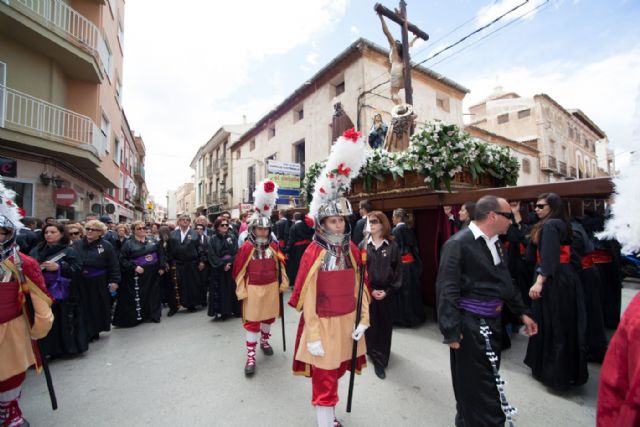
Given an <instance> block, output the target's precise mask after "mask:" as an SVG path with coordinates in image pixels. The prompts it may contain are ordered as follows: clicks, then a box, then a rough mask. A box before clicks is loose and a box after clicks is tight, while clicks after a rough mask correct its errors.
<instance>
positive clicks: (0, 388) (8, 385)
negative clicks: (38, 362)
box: [0, 372, 27, 393]
mask: <svg viewBox="0 0 640 427" xmlns="http://www.w3.org/2000/svg"><path fill="white" fill-rule="evenodd" d="M26 377H27V375H26V372H23V373H21V374H18V375H14V376H12V377H11V378H7V379H6V380H2V381H0V393H2V392H5V391H9V390H13V389H14V388H16V387H19V386H20V385H21V384H22V383H23V382H24V379H25V378H26Z"/></svg>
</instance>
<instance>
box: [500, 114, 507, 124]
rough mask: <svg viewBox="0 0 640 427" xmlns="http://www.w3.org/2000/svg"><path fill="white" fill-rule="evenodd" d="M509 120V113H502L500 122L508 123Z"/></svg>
mask: <svg viewBox="0 0 640 427" xmlns="http://www.w3.org/2000/svg"><path fill="white" fill-rule="evenodd" d="M508 121H509V114H508V113H507V114H500V115H499V116H498V124H499V125H501V124H503V123H507V122H508Z"/></svg>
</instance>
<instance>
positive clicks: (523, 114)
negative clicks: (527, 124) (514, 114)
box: [518, 108, 531, 119]
mask: <svg viewBox="0 0 640 427" xmlns="http://www.w3.org/2000/svg"><path fill="white" fill-rule="evenodd" d="M529 116H531V109H530V108H527V109H526V110H520V111H518V118H519V119H524V118H525V117H529Z"/></svg>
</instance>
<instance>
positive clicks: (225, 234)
mask: <svg viewBox="0 0 640 427" xmlns="http://www.w3.org/2000/svg"><path fill="white" fill-rule="evenodd" d="M230 226H231V225H230V223H229V220H228V219H226V218H225V217H223V216H220V217H218V219H216V221H215V222H214V224H213V227H214V228H215V230H216V232H215V234H214V235H213V236H211V238H210V239H209V248H208V250H207V256H208V259H209V265H211V280H210V282H209V283H210V284H211V289H210V290H209V307H208V314H209V316H210V317H213V318H214V319H222V320H224V319H226V318H227V317H229V316H232V315H239V314H240V304H239V303H238V298H237V297H236V282H235V281H234V280H233V277H231V266H232V265H233V260H234V258H235V256H236V252H238V241H237V238H236V237H235V236H234V235H233V233H231V232H229V228H230Z"/></svg>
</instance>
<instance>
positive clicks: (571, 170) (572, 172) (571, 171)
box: [567, 166, 578, 179]
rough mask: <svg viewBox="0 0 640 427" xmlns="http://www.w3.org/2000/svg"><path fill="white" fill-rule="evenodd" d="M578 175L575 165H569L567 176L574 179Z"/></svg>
mask: <svg viewBox="0 0 640 427" xmlns="http://www.w3.org/2000/svg"><path fill="white" fill-rule="evenodd" d="M577 177H578V171H577V169H576V167H575V166H570V167H569V176H568V177H567V178H571V179H575V178H577Z"/></svg>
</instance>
